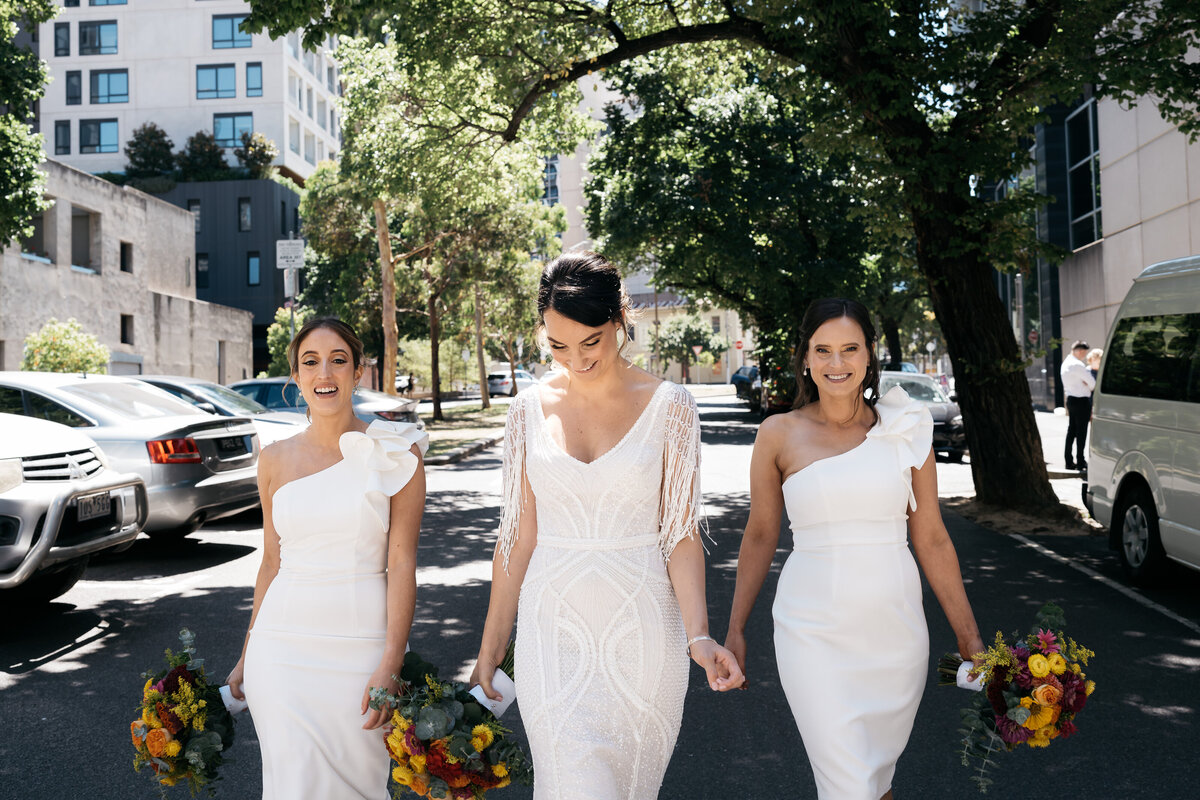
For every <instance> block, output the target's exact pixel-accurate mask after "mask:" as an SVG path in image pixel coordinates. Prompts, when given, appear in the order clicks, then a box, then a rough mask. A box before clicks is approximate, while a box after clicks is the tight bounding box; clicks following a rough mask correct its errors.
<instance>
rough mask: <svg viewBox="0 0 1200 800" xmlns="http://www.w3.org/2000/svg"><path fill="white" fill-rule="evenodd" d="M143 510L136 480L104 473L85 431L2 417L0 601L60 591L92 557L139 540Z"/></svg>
mask: <svg viewBox="0 0 1200 800" xmlns="http://www.w3.org/2000/svg"><path fill="white" fill-rule="evenodd" d="M146 508H147V506H146V487H145V484H144V483H143V482H142V479H141V478H140V477H138V476H137V475H135V474H132V473H127V474H123V473H118V472H116V471H115V470H112V469H109V467H108V465H107V464H106V462H105V459H104V455H103V454H102V453H101V452H100V448H98V447H97V446H96V443H95V442H94V441H92V440H91V438H89V437H88V436H87V435H86V434H84V433H82V432H80V431H77V430H74V429H72V428H68V427H67V426H66V425H59V424H58V423H57V422H47V421H46V420H41V419H33V418H31V417H25V416H18V415H15V414H0V599H9V598H13V597H20V598H21V599H22V600H32V601H35V602H39V601H40V602H48V601H50V600H53V599H54V598H55V597H58V596H59V595H61V594H63V593H65V592H66V591H67V590H68V589H70V588H71V587H72V586H74V585H75V582H76V581H78V580H79V578H80V576H82V575H83V571H84V568H85V567H86V566H87V562H88V558H89V557H90V556H91V555H92V554H93V553H97V552H99V551H101V550H106V549H109V548H113V547H119V546H121V545H124V544H126V543H127V542H131V541H133V540H134V539H135V538H136V537H137V535H138V532H139V531H140V530H141V529H142V525H144V524H145V522H146Z"/></svg>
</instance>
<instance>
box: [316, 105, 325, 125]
mask: <svg viewBox="0 0 1200 800" xmlns="http://www.w3.org/2000/svg"><path fill="white" fill-rule="evenodd" d="M317 124H318V125H320V126H321V130H325V101H324V100H318V101H317Z"/></svg>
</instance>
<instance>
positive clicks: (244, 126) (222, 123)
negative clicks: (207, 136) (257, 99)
mask: <svg viewBox="0 0 1200 800" xmlns="http://www.w3.org/2000/svg"><path fill="white" fill-rule="evenodd" d="M253 132H254V115H253V114H213V136H214V137H215V138H216V140H217V144H219V145H221V147H241V145H242V134H243V133H253Z"/></svg>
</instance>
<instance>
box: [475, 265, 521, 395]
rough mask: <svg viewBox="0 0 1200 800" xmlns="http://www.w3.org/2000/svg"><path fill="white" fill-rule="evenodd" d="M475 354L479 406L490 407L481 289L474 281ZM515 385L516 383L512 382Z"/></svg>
mask: <svg viewBox="0 0 1200 800" xmlns="http://www.w3.org/2000/svg"><path fill="white" fill-rule="evenodd" d="M475 356H476V360H477V361H478V362H479V396H480V397H482V398H483V405H482V406H481V408H491V407H492V398H491V393H490V392H488V384H487V364H484V363H483V289H481V288H480V287H479V281H475ZM513 386H516V383H515V382H514V383H513Z"/></svg>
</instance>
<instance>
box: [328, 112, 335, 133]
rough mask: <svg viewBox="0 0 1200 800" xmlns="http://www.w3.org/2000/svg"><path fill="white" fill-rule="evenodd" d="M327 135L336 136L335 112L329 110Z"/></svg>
mask: <svg viewBox="0 0 1200 800" xmlns="http://www.w3.org/2000/svg"><path fill="white" fill-rule="evenodd" d="M329 134H330V135H331V136H337V112H336V111H334V110H333V109H332V108H331V109H329Z"/></svg>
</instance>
